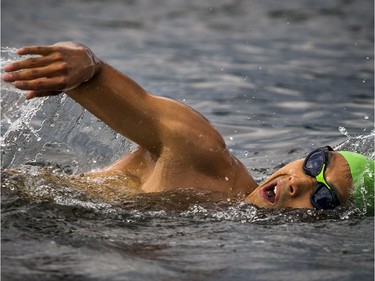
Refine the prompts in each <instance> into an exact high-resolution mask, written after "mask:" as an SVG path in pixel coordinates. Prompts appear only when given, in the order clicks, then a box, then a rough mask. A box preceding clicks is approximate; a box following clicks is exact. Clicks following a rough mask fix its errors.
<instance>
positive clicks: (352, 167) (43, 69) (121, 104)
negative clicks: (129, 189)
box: [2, 42, 374, 209]
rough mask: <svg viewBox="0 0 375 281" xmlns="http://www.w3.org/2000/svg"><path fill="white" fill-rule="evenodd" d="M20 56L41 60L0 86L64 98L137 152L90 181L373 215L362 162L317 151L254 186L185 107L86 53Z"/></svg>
mask: <svg viewBox="0 0 375 281" xmlns="http://www.w3.org/2000/svg"><path fill="white" fill-rule="evenodd" d="M17 52H18V54H19V55H39V56H37V57H34V58H28V59H25V60H22V61H19V62H13V63H10V64H8V65H6V66H5V67H4V71H5V72H6V73H5V74H4V75H3V77H2V79H3V80H4V81H5V82H11V83H13V84H14V86H15V87H16V88H18V89H21V90H27V91H28V92H27V94H26V98H27V99H32V98H37V97H44V96H53V95H58V94H62V93H65V94H66V95H68V96H69V97H70V98H72V99H73V100H75V101H76V102H77V103H79V104H80V105H81V106H83V107H84V108H86V109H87V110H88V111H90V112H91V113H92V114H94V115H95V116H96V117H98V118H99V119H101V120H102V121H103V122H104V123H106V124H107V125H108V126H109V127H111V128H112V129H113V130H115V131H117V132H118V133H120V134H122V135H123V136H125V137H126V138H128V139H130V140H132V141H134V142H135V143H136V144H138V148H137V149H135V150H134V151H133V152H131V153H130V154H128V155H125V156H123V157H122V158H120V159H119V160H118V161H117V162H115V163H113V164H112V165H110V166H109V167H106V168H104V169H102V170H100V171H98V172H92V173H91V174H90V175H91V176H93V177H106V176H111V175H116V176H118V177H120V178H121V177H123V178H124V180H125V178H127V179H128V178H131V179H133V180H132V181H133V183H132V186H134V187H135V188H137V189H140V190H142V191H143V192H160V191H167V190H175V189H179V188H195V189H201V190H210V191H218V192H221V193H226V194H228V196H239V195H242V196H244V198H245V202H247V203H251V204H254V205H256V206H258V207H264V208H287V207H290V208H316V209H333V208H335V207H337V206H340V205H346V204H348V202H350V201H351V199H350V198H353V197H354V199H353V200H354V202H355V203H357V204H362V203H363V202H365V204H367V205H368V206H370V208H372V209H373V201H374V199H373V191H374V182H373V180H374V177H373V176H374V161H373V160H370V159H367V158H366V157H364V156H362V155H360V154H357V153H354V152H341V151H334V150H333V149H332V148H330V147H323V148H319V149H317V150H314V151H313V152H311V153H310V154H309V155H308V156H307V157H306V158H305V159H300V160H296V161H293V162H291V163H289V164H287V165H285V166H284V167H283V168H281V169H279V170H278V171H276V172H275V173H273V174H272V175H271V176H270V177H269V179H267V180H266V181H265V182H264V183H262V184H261V185H258V184H257V183H256V182H255V180H254V179H253V177H252V176H251V175H250V174H249V172H248V171H247V169H246V168H245V166H244V165H243V164H242V163H241V162H240V161H239V160H238V159H236V157H235V156H233V155H232V154H231V153H230V151H229V150H228V148H227V147H226V145H225V142H224V140H223V138H222V136H221V135H220V134H219V133H218V131H217V130H216V129H215V128H214V127H213V126H212V125H211V124H210V123H209V121H208V120H207V119H205V118H204V117H203V116H202V115H200V114H199V113H198V112H196V111H194V110H193V109H191V108H190V107H188V106H186V105H184V104H182V103H179V102H177V101H174V100H171V99H168V98H163V97H158V96H155V95H152V94H150V93H149V92H147V91H146V90H144V89H143V88H142V87H141V86H140V85H138V84H137V83H136V82H135V81H133V80H132V79H130V78H129V77H127V76H126V75H124V74H122V73H120V72H119V71H117V70H116V69H114V68H113V67H111V66H110V65H108V64H107V63H105V62H104V61H101V60H99V59H98V58H97V57H96V56H95V54H93V52H92V51H91V50H90V49H89V48H87V47H86V46H85V45H83V44H80V43H74V42H61V43H57V44H55V45H51V46H30V47H23V48H21V49H19V50H18V51H17ZM129 176H130V177H129ZM361 188H365V189H366V190H365V191H366V192H365V193H366V195H365V197H366V198H363V194H364V193H363V192H360V189H361Z"/></svg>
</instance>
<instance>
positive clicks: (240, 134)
mask: <svg viewBox="0 0 375 281" xmlns="http://www.w3.org/2000/svg"><path fill="white" fill-rule="evenodd" d="M1 5H2V30H1V31H2V59H1V65H2V66H3V65H4V63H6V62H7V61H9V60H14V59H17V56H16V55H15V54H14V48H18V47H21V46H23V45H35V44H52V43H55V42H58V41H66V40H74V41H81V42H84V43H85V44H87V45H88V46H90V47H91V48H92V49H93V50H94V52H95V53H97V54H98V56H99V57H101V58H102V59H104V60H105V61H107V62H109V63H110V64H112V65H113V66H115V67H116V68H118V69H119V70H121V71H123V72H125V73H127V74H128V75H129V76H131V77H133V78H134V79H135V80H137V81H138V82H139V83H140V84H141V85H143V86H144V87H145V88H146V89H147V90H149V91H151V92H153V93H155V94H158V95H162V96H168V97H172V98H174V99H176V100H179V101H182V102H185V103H187V104H188V105H190V106H192V107H193V108H195V109H196V110H198V111H200V112H201V113H203V114H204V115H205V116H206V117H207V118H208V119H209V120H210V121H211V122H212V123H213V124H214V126H215V127H216V128H217V129H218V130H219V131H220V133H222V134H223V136H224V138H225V140H226V142H227V145H228V146H229V148H230V149H231V150H232V152H233V153H234V154H235V155H236V156H237V157H238V158H239V159H240V160H241V161H242V162H243V163H244V164H245V166H246V167H248V169H249V170H250V171H251V173H252V174H253V175H254V177H255V178H256V179H257V180H258V181H259V182H260V181H262V180H263V179H264V178H265V177H266V176H267V175H269V174H271V173H272V171H273V170H274V169H276V168H277V167H279V166H281V165H283V164H285V163H287V162H288V161H291V160H294V159H297V158H302V157H304V155H305V154H306V153H308V152H309V151H310V150H311V149H312V148H314V147H318V146H322V145H327V144H328V145H331V146H336V145H339V144H341V143H343V142H345V143H344V144H342V145H341V147H342V148H344V149H349V150H354V151H358V152H361V153H364V154H366V155H368V156H370V157H372V158H374V131H373V129H374V94H373V92H374V79H373V74H374V67H373V64H374V53H373V47H374V45H373V42H374V38H373V37H374V28H373V19H374V15H373V11H374V7H373V1H367V0H366V1H359V0H358V1H350V0H342V1H339V0H334V1H307V0H298V1H297V0H295V1H291V0H290V1H276V0H272V1H271V0H266V1H240V0H238V1H234V0H232V1H229V0H226V1H224V0H219V1H213V0H212V1H211V0H200V1H198V0H196V1H195V0H194V1H183V0H165V1H151V0H141V1H133V0H123V1H120V0H107V1H95V0H78V1H57V0H56V1H55V0H44V1H29V0H2V2H1ZM1 94H2V95H1V107H2V111H1V121H2V122H1V148H2V170H3V172H2V179H1V190H2V201H1V202H2V231H1V236H2V244H1V254H2V256H1V277H2V280H373V279H374V221H373V216H366V215H364V211H363V210H355V209H353V208H352V207H345V208H339V209H337V210H334V211H330V212H327V211H325V212H317V211H312V210H278V211H267V210H259V209H256V208H254V207H253V206H249V205H246V204H243V203H241V200H234V201H233V200H232V201H228V200H225V199H224V200H213V197H214V196H212V194H204V193H202V194H200V193H197V192H194V191H189V190H187V191H180V192H169V193H161V194H147V195H142V194H140V195H137V196H133V195H129V196H128V197H126V198H123V200H121V201H119V202H116V203H109V202H102V201H99V200H96V199H95V198H91V197H89V196H88V195H87V194H83V193H80V192H78V191H76V190H74V189H73V188H72V187H71V186H70V185H69V181H68V180H67V179H68V177H67V175H66V174H71V173H79V172H82V171H86V170H90V169H96V168H100V167H103V166H105V165H106V164H108V163H110V162H112V161H114V160H115V159H117V158H118V157H119V156H120V155H122V154H124V153H126V152H128V151H129V150H130V149H131V147H132V146H133V145H132V144H131V143H129V142H128V141H127V140H125V139H123V138H122V137H121V136H119V135H118V134H116V133H114V132H112V131H111V130H110V129H108V128H107V127H106V126H105V125H104V124H102V123H101V122H100V121H98V120H97V119H95V118H94V117H92V116H91V115H90V114H89V113H87V112H86V111H84V110H82V108H80V107H79V106H78V105H76V104H74V102H72V101H71V100H70V99H69V98H67V97H65V96H58V97H52V98H46V99H38V100H33V101H27V102H26V101H25V100H24V98H23V94H22V93H20V92H17V91H16V90H15V89H14V88H12V87H11V86H10V85H7V84H2V91H1Z"/></svg>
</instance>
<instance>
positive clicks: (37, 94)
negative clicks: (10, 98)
mask: <svg viewBox="0 0 375 281" xmlns="http://www.w3.org/2000/svg"><path fill="white" fill-rule="evenodd" d="M61 93H62V91H30V92H28V93H27V94H26V96H25V97H26V99H27V100H30V99H33V98H37V97H38V98H40V97H46V96H56V95H59V94H61Z"/></svg>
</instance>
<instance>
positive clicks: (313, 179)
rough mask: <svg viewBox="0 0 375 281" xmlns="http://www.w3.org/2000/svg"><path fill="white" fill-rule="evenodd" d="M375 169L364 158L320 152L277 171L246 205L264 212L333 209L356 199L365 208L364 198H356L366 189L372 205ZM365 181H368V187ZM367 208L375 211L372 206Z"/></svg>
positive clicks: (322, 149)
mask: <svg viewBox="0 0 375 281" xmlns="http://www.w3.org/2000/svg"><path fill="white" fill-rule="evenodd" d="M366 163H370V164H366ZM371 166H372V170H371ZM373 167H374V161H373V160H370V159H368V158H366V157H364V156H363V155H360V154H357V153H353V152H336V151H333V149H331V148H330V147H324V148H319V149H317V150H314V151H313V152H311V153H310V154H309V155H308V156H307V157H306V159H301V160H296V161H293V162H291V163H289V164H287V165H286V166H284V167H283V168H281V169H279V170H278V171H276V172H275V173H274V174H272V175H271V176H270V177H269V179H268V180H266V181H265V182H264V183H263V184H261V185H260V186H258V188H257V189H256V190H254V191H253V192H252V193H251V194H250V195H249V196H248V197H247V198H246V202H248V203H252V204H255V205H257V206H259V207H264V208H287V207H291V208H314V207H315V208H318V209H333V208H335V207H336V206H338V205H345V204H346V203H347V202H348V201H349V198H350V197H351V196H353V197H354V202H355V203H357V202H360V203H361V204H363V202H364V201H363V196H362V197H361V198H362V201H359V200H357V197H358V196H361V195H362V194H363V193H361V192H360V191H359V192H358V190H361V187H364V186H366V190H368V195H367V196H366V197H368V200H366V202H367V201H371V200H372V201H373V194H374V188H373V179H374V178H373V174H374V168H373ZM363 177H366V178H367V180H366V185H365V184H364V180H361V178H363ZM372 201H371V202H372ZM356 205H357V204H356ZM367 205H371V206H372V207H370V208H373V203H372V204H367ZM358 207H359V206H358Z"/></svg>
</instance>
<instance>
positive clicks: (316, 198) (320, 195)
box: [303, 146, 340, 209]
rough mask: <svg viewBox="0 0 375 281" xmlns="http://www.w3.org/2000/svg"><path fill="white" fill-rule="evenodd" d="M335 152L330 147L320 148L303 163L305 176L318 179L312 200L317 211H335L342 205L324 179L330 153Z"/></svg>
mask: <svg viewBox="0 0 375 281" xmlns="http://www.w3.org/2000/svg"><path fill="white" fill-rule="evenodd" d="M329 151H333V149H332V148H331V147H330V146H325V147H321V148H318V149H316V150H314V151H312V152H310V153H309V155H307V157H306V158H305V161H304V162H303V170H304V171H305V174H306V175H308V176H311V177H313V178H315V179H316V181H317V184H316V186H315V189H314V192H313V194H312V196H311V198H310V200H311V204H312V205H313V206H314V207H315V208H317V209H334V208H335V207H337V206H338V205H340V201H339V200H338V198H337V195H336V192H335V191H334V189H333V188H332V187H330V186H329V184H328V183H327V182H326V180H325V178H324V172H325V170H326V168H327V164H328V152H329Z"/></svg>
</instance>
